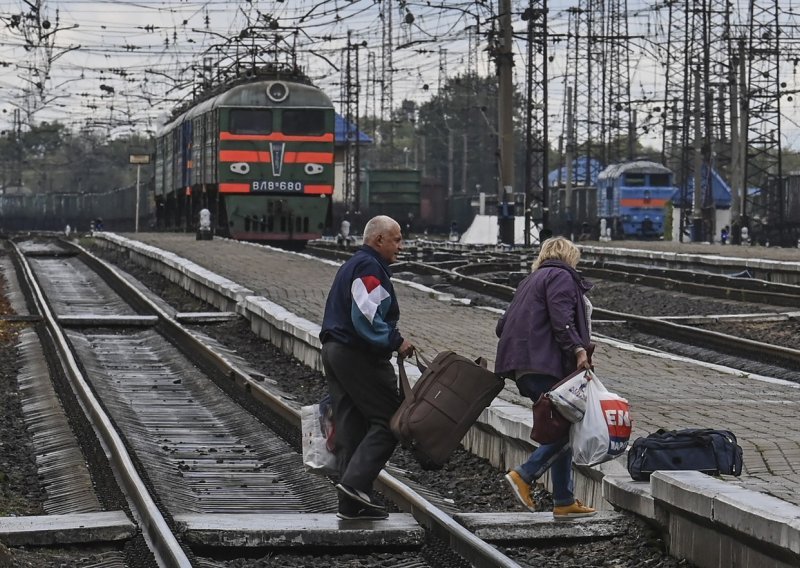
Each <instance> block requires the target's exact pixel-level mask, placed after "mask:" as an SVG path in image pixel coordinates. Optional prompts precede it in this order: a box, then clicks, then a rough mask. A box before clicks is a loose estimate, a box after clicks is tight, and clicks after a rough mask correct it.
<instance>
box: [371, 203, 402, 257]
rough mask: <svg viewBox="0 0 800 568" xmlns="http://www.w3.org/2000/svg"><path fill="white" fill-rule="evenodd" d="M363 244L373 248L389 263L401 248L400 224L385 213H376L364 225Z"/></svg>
mask: <svg viewBox="0 0 800 568" xmlns="http://www.w3.org/2000/svg"><path fill="white" fill-rule="evenodd" d="M364 244H365V245H367V246H368V247H370V248H372V249H373V250H375V251H376V252H377V253H378V254H379V255H381V257H383V259H384V260H386V262H388V263H389V264H391V263H393V262H396V261H397V253H398V252H400V251H401V250H403V234H402V233H401V232H400V225H399V224H398V223H397V221H395V220H394V219H392V218H391V217H388V216H386V215H378V216H377V217H373V218H372V219H370V220H369V221H368V222H367V226H366V227H364Z"/></svg>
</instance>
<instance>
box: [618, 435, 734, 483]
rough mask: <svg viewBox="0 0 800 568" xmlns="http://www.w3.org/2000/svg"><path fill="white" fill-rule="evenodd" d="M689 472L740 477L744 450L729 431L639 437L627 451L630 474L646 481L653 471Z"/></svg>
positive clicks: (634, 477) (637, 479) (636, 478)
mask: <svg viewBox="0 0 800 568" xmlns="http://www.w3.org/2000/svg"><path fill="white" fill-rule="evenodd" d="M676 470H690V471H701V472H703V473H707V474H709V475H720V474H725V475H741V473H742V447H741V446H739V444H737V443H736V436H735V435H734V434H733V432H731V431H729V430H711V429H698V428H694V429H687V430H659V431H657V432H654V433H653V434H650V435H649V436H647V437H646V438H637V439H636V440H635V441H634V442H633V445H632V446H631V448H630V450H629V451H628V473H630V474H631V477H632V478H633V479H634V480H636V481H647V480H648V479H650V474H651V473H653V472H654V471H676Z"/></svg>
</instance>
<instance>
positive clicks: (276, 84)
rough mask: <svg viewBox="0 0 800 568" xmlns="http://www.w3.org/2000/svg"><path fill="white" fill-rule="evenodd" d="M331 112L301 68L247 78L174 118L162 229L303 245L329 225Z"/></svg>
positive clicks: (162, 175)
mask: <svg viewBox="0 0 800 568" xmlns="http://www.w3.org/2000/svg"><path fill="white" fill-rule="evenodd" d="M334 124H335V117H334V109H333V104H332V103H331V101H330V99H329V98H328V96H327V95H325V93H323V92H322V91H321V90H320V89H318V88H316V87H315V86H314V85H312V84H311V82H310V81H309V80H308V79H307V78H306V77H305V76H303V75H302V73H300V71H299V70H297V69H296V68H294V67H289V66H283V65H270V66H268V67H263V68H259V69H257V70H255V71H252V70H251V71H250V72H249V73H248V76H247V77H242V78H240V79H237V80H235V81H232V82H230V83H228V84H226V85H224V86H221V87H219V88H217V89H215V90H213V91H211V92H209V93H207V94H206V95H205V96H203V97H201V98H199V99H198V100H196V101H193V102H192V103H191V104H190V105H189V106H188V107H186V108H181V109H179V110H178V111H176V115H175V117H174V118H173V119H172V120H171V121H170V122H169V123H168V124H166V125H165V126H164V127H163V128H162V129H161V130H160V131H159V133H158V135H157V140H156V152H155V202H156V205H157V221H158V225H159V227H161V228H166V229H169V228H177V229H187V228H192V227H196V225H197V222H198V217H199V213H200V211H201V210H202V209H208V210H209V211H210V212H211V221H212V225H213V227H214V230H215V232H216V233H217V234H220V235H223V236H229V237H232V238H235V239H242V240H252V241H271V242H278V243H281V244H288V245H291V244H293V243H294V244H303V243H305V241H308V240H309V239H314V238H318V237H320V236H321V235H322V233H323V232H324V231H326V230H327V229H328V228H329V227H330V218H331V212H330V207H331V195H332V193H333V183H334V177H333V176H334Z"/></svg>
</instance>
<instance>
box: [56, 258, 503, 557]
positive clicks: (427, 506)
mask: <svg viewBox="0 0 800 568" xmlns="http://www.w3.org/2000/svg"><path fill="white" fill-rule="evenodd" d="M69 244H70V246H73V247H76V249H78V250H80V251H81V258H82V260H83V261H84V262H86V263H87V264H88V265H89V266H91V267H92V269H94V270H95V271H97V272H98V274H100V275H101V276H102V277H103V279H104V280H105V281H106V282H107V283H108V284H109V285H111V286H112V287H113V288H114V289H115V291H117V292H118V293H120V294H121V295H122V296H123V297H124V298H126V299H131V300H134V302H133V303H134V304H136V305H139V306H140V309H144V308H146V309H147V310H152V312H154V313H155V314H156V315H157V316H158V318H159V324H158V325H159V327H161V326H163V329H159V331H162V332H166V334H167V335H168V336H169V337H170V339H171V340H173V341H175V342H176V343H177V344H178V345H179V347H182V348H184V349H189V350H190V351H191V353H192V355H194V356H197V355H199V356H201V357H203V359H204V360H205V363H206V364H209V365H212V366H213V367H215V368H216V370H217V371H218V372H221V373H222V374H223V376H227V377H228V378H229V379H230V380H232V381H234V382H235V383H236V384H237V385H238V386H239V387H240V388H241V389H242V390H243V391H244V392H245V393H246V394H248V395H249V396H251V397H253V398H254V399H255V400H256V401H258V402H260V403H261V404H264V405H265V406H266V407H267V408H268V409H269V410H271V411H272V412H274V413H275V414H276V415H278V416H280V417H281V418H283V419H284V420H286V421H287V422H288V423H289V424H291V425H292V426H293V427H294V428H300V411H299V409H297V408H295V407H293V406H292V405H290V404H289V403H288V402H285V401H284V400H283V399H282V398H281V397H279V396H276V395H275V394H273V393H271V392H270V391H269V390H268V389H267V388H266V387H264V386H263V385H262V384H261V383H259V382H258V381H256V380H255V379H253V378H252V377H250V375H249V374H247V373H246V372H245V371H243V370H242V369H240V368H238V367H236V366H235V365H233V364H231V363H230V362H229V361H226V360H225V359H223V358H222V357H220V356H218V355H217V354H215V353H214V352H213V351H211V350H209V349H207V348H206V347H205V346H204V345H203V344H202V342H201V341H200V340H199V339H197V338H195V337H194V336H192V335H191V334H189V333H188V332H187V331H186V330H185V329H184V328H183V327H182V326H181V325H180V324H179V323H177V322H176V321H175V320H173V319H172V318H171V317H170V316H169V315H168V314H167V313H165V312H164V311H163V310H162V309H161V308H160V307H159V306H158V305H156V304H155V303H153V302H152V301H151V300H150V299H149V298H148V297H147V296H146V295H144V294H143V293H142V292H141V291H139V290H137V289H136V288H134V287H132V286H131V285H130V284H129V283H128V282H127V281H126V280H125V279H124V278H122V277H121V276H120V275H119V273H118V272H117V271H116V270H115V269H114V268H113V267H112V266H111V265H110V264H108V263H107V262H105V261H103V260H101V259H99V258H97V257H95V256H94V255H92V254H91V253H90V252H89V251H87V250H86V249H84V248H83V247H81V246H80V245H77V244H74V243H69ZM378 485H379V486H380V488H381V489H382V491H383V492H384V493H385V494H386V495H387V496H388V497H389V498H390V499H391V500H392V501H394V502H395V503H396V504H397V505H398V506H399V507H400V508H401V509H403V510H408V511H409V512H411V514H412V515H413V516H414V518H415V519H416V520H417V522H418V523H420V524H421V525H423V526H424V527H426V528H428V529H429V530H431V531H432V532H433V533H434V534H436V535H437V536H439V537H440V538H442V539H446V540H448V542H449V544H450V546H451V548H452V549H453V550H454V551H456V552H458V553H459V554H461V555H462V556H464V557H465V558H466V559H467V560H468V561H469V562H471V563H473V565H474V566H476V567H478V568H519V564H517V563H516V562H514V561H513V560H511V559H510V558H508V557H507V556H506V555H504V554H503V553H502V552H500V551H499V550H497V548H495V547H494V546H492V545H491V544H489V543H487V542H486V541H484V540H481V539H480V538H478V537H477V536H475V535H474V534H473V533H472V532H470V531H469V530H468V529H466V528H465V527H463V526H462V525H460V524H459V523H457V522H456V521H455V520H454V519H453V518H452V517H451V516H450V515H448V514H447V513H445V512H444V511H442V510H441V509H439V508H438V507H436V506H435V505H433V504H432V503H430V502H429V501H428V500H426V499H425V498H424V497H422V496H421V495H420V494H419V493H417V492H416V491H414V490H413V489H412V488H410V487H409V486H407V485H406V484H405V483H403V482H402V481H400V480H399V479H397V478H396V477H394V476H393V475H391V474H390V473H388V472H387V471H386V470H383V471H382V472H381V474H380V476H379V477H378Z"/></svg>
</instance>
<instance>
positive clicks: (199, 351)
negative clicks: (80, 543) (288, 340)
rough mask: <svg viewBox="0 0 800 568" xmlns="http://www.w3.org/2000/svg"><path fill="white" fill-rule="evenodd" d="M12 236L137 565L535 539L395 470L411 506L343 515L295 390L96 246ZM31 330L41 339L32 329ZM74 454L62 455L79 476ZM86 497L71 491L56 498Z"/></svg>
mask: <svg viewBox="0 0 800 568" xmlns="http://www.w3.org/2000/svg"><path fill="white" fill-rule="evenodd" d="M12 248H13V250H14V252H15V254H16V257H15V263H16V265H17V266H18V268H19V271H20V274H21V276H20V278H19V280H20V283H21V284H22V285H23V287H24V288H25V294H26V296H27V297H29V298H30V299H31V301H32V303H33V305H34V306H35V312H36V313H35V314H34V316H35V317H37V318H41V322H40V324H39V325H41V328H42V331H43V333H41V334H40V335H41V336H45V337H49V341H48V344H47V345H46V346H45V347H44V349H45V350H48V351H52V352H53V354H54V357H52V358H51V360H53V361H58V362H60V364H61V367H62V373H63V375H64V376H65V377H66V378H68V380H69V382H70V385H71V387H70V388H71V389H72V390H74V391H75V393H76V394H77V397H78V399H79V402H78V403H77V404H75V405H73V408H77V407H78V406H80V407H81V408H83V409H84V410H85V413H86V416H87V417H88V420H89V422H90V424H91V427H92V428H93V429H94V430H95V431H96V432H97V433H98V435H99V437H100V439H101V444H102V446H103V448H105V452H106V453H107V454H108V455H109V456H110V461H111V463H112V467H113V471H114V476H115V478H116V479H117V480H118V482H119V484H120V485H121V486H122V490H123V491H124V494H125V495H127V497H128V499H127V503H126V505H125V506H124V507H123V509H124V510H123V511H122V513H123V516H124V517H126V516H130V517H131V518H132V520H135V523H136V526H137V527H138V530H139V531H141V532H140V533H137V531H135V530H134V531H132V532H131V534H132V535H135V534H141V535H142V537H143V540H144V542H145V543H146V545H147V549H149V551H150V554H151V555H152V557H151V558H150V560H146V559H145V560H143V561H141V562H139V563H138V564H137V563H131V562H130V559H122V558H120V559H117V560H116V562H118V565H120V566H126V565H152V563H153V562H154V563H156V564H158V565H162V566H192V565H203V566H213V565H214V563H213V561H210V560H205V559H198V558H197V557H196V555H195V549H198V548H199V549H201V550H203V551H204V554H207V553H208V550H218V549H221V548H225V549H226V553H225V554H226V555H228V556H230V555H231V554H233V555H234V556H235V555H237V554H239V552H237V551H240V550H242V549H244V548H248V547H254V546H255V547H257V548H259V549H260V550H261V549H270V548H274V549H275V550H277V551H281V550H285V549H286V547H287V546H289V545H290V542H289V541H291V538H289V537H290V536H291V537H292V538H294V539H295V540H296V541H297V542H300V543H302V544H304V545H306V546H313V547H314V548H315V549H317V550H319V549H322V550H326V549H328V548H330V549H331V550H333V551H335V550H341V549H342V545H343V541H344V542H347V539H348V538H350V539H351V541H350V542H349V546H350V548H352V549H353V550H355V551H359V550H361V551H362V552H361V553H362V554H367V552H366V551H365V548H364V545H371V546H376V545H379V544H382V545H383V546H386V545H387V544H388V545H389V549H390V550H391V549H392V548H398V547H400V548H408V547H411V549H414V550H418V549H419V548H420V547H421V546H422V545H423V543H425V542H426V541H429V540H430V539H431V538H434V539H436V540H438V542H440V543H444V544H443V545H439V548H442V547H444V549H445V550H446V551H448V550H449V551H450V552H447V555H449V558H448V559H447V560H445V561H441V563H434V564H428V563H427V561H425V560H424V558H423V557H422V556H420V560H419V563H418V564H414V565H419V566H426V565H430V566H438V565H442V566H444V565H452V566H459V565H472V566H487V567H488V566H508V567H511V566H517V563H516V562H514V561H513V560H511V559H510V558H509V557H507V556H506V555H505V554H503V553H502V552H500V551H499V550H498V549H497V548H496V547H495V546H493V545H492V544H490V542H489V540H491V541H495V540H501V541H508V542H514V541H515V540H518V539H520V538H523V539H524V538H529V537H530V535H528V536H527V537H526V536H520V535H519V531H518V530H512V526H513V527H516V525H518V524H519V522H520V520H519V519H516V518H513V515H512V516H507V517H506V518H505V519H497V516H496V515H494V518H493V519H492V520H490V519H489V516H490V515H481V514H474V513H473V514H471V515H467V516H463V515H462V516H460V515H458V514H453V511H448V510H443V509H441V508H440V507H438V506H437V505H436V504H435V503H434V502H431V501H430V500H428V499H426V498H425V497H424V496H423V495H422V494H421V492H420V490H419V489H420V488H419V487H413V486H411V485H409V484H407V483H405V482H404V481H403V480H401V479H400V478H399V477H398V476H395V475H391V474H390V473H387V472H383V473H382V474H381V477H380V479H379V482H380V486H381V490H382V492H383V494H384V495H386V496H387V497H388V498H389V499H390V501H391V504H392V506H393V508H395V509H397V510H399V511H407V512H409V513H410V514H402V513H400V514H393V515H392V520H391V521H390V523H388V524H382V523H370V522H358V523H352V522H344V521H338V520H336V519H335V517H334V512H335V510H336V494H335V491H334V489H333V486H332V484H331V483H330V482H329V481H327V480H325V479H323V478H320V477H316V476H313V475H309V474H306V473H305V472H304V471H303V468H302V464H301V458H300V456H299V454H298V452H297V451H296V450H297V448H298V447H299V432H298V429H299V409H298V405H297V404H296V403H294V404H292V403H291V402H290V401H288V400H287V399H285V398H283V397H282V396H281V395H280V394H276V393H275V392H272V391H271V390H270V389H269V388H268V386H267V385H266V384H265V382H264V377H259V376H255V377H254V376H252V374H251V373H249V372H248V371H247V370H245V369H242V368H240V367H237V366H236V365H235V364H232V363H231V361H230V360H229V358H227V357H226V356H225V355H224V354H223V353H220V352H219V350H215V349H213V348H210V347H209V346H207V345H206V344H204V343H203V341H201V339H200V338H199V337H198V335H197V334H193V333H191V332H190V331H188V330H187V328H185V327H184V326H182V325H181V324H180V323H178V322H177V321H176V320H175V319H174V318H172V317H170V316H169V315H168V314H167V313H165V312H164V311H163V310H162V309H161V308H160V307H159V305H158V304H157V303H155V302H154V301H152V299H150V298H149V297H148V296H147V295H146V294H144V293H142V292H141V291H140V290H138V289H136V288H135V287H133V286H131V284H130V283H129V282H128V281H127V280H126V279H125V278H123V277H121V276H120V275H119V273H117V271H116V270H114V268H113V267H112V266H111V265H109V264H107V263H105V262H104V261H102V260H100V259H98V258H97V257H94V256H92V255H91V254H89V253H88V252H87V251H86V250H84V249H82V248H80V247H73V248H72V249H68V250H66V251H65V250H62V249H60V248H59V249H57V250H52V249H51V248H50V247H44V248H42V247H37V246H34V247H27V250H26V245H25V244H21V245H16V244H15V245H13V246H12ZM25 341H26V342H27V343H28V344H30V345H33V344H35V343H37V341H36V338H35V337H34V334H29V335H28V336H27V337H26V340H25ZM29 349H31V350H33V351H35V347H29ZM32 359H35V357H32ZM38 374H39V375H46V373H42V372H39V373H38ZM62 395H63V393H62ZM231 395H232V396H233V397H234V398H235V400H233V399H231ZM241 405H244V406H245V407H246V408H247V410H245V409H243V408H242V406H241ZM59 449H60V448H59ZM51 450H52V448H51ZM74 461H75V459H74V458H73V460H72V462H69V461H67V462H65V464H62V465H61V466H60V467H61V473H60V474H59V475H60V476H61V477H62V478H63V477H64V476H68V479H69V481H68V483H69V484H71V483H73V481H72V477H73V476H72V472H70V471H68V470H69V469H70V467H71V466H70V465H69V464H70V463H73V462H74ZM76 476H77V474H76ZM62 482H63V479H62ZM45 483H47V481H45ZM81 487H84V488H85V490H84V491H82V492H80V493H82V494H83V497H84V498H85V500H86V501H88V502H89V503H90V505H88V508H90V509H103V506H102V505H100V504H99V503H96V501H98V499H99V496H98V495H96V491H94V490H93V489H92V486H91V483H90V482H89V483H87V482H84V483H83V485H81ZM422 493H424V490H423V491H422ZM82 507H83V508H86V507H87V505H85V503H84V504H76V503H69V502H66V503H62V504H61V505H60V510H61V511H64V512H65V513H67V514H72V513H75V512H76V511H77V510H79V509H81V508H82ZM517 516H519V515H518V514H517ZM299 519H302V521H301V522H299V523H298V520H299ZM465 525H466V526H469V527H471V528H466V526H465ZM421 527H422V528H421ZM490 527H491V528H490ZM423 528H424V530H423ZM584 532H585V531H584ZM387 534H388V536H387ZM479 534H488V535H490V536H489V537H481V536H477V535H479ZM348 535H349V536H348ZM515 535H516V536H515ZM127 538H133V537H132V536H129V537H127ZM52 544H54V545H58V544H59V542H58V541H57V540H56V541H54V542H53V543H52ZM356 554H359V552H356ZM212 556H213V554H212ZM409 566H410V565H409Z"/></svg>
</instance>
